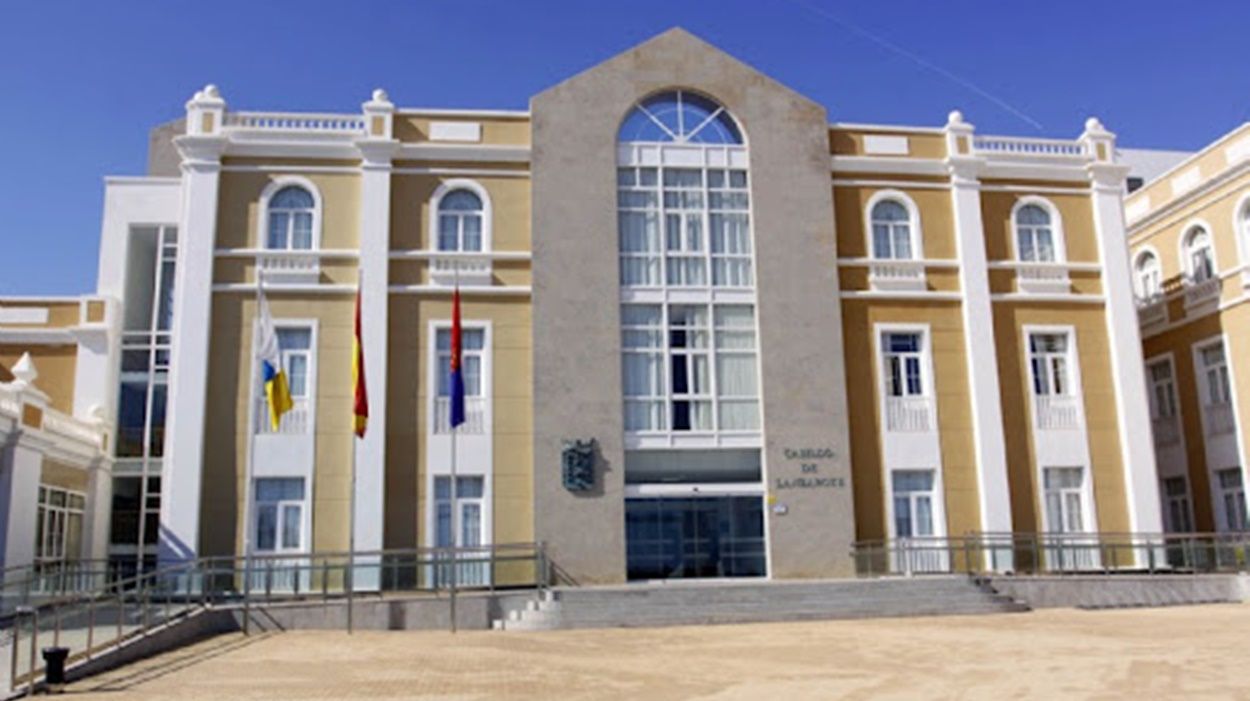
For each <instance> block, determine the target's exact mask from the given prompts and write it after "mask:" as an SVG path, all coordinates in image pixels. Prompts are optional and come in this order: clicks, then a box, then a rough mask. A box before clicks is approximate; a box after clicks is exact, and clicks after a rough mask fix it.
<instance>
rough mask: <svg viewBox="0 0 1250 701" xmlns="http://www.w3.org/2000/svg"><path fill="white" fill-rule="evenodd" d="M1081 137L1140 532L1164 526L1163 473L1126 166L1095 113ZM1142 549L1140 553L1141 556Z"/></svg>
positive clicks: (1132, 524)
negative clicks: (1137, 299) (1131, 243)
mask: <svg viewBox="0 0 1250 701" xmlns="http://www.w3.org/2000/svg"><path fill="white" fill-rule="evenodd" d="M1081 141H1082V142H1084V143H1085V144H1086V149H1087V152H1088V154H1089V155H1090V156H1091V157H1092V158H1093V162H1092V163H1091V164H1090V165H1088V166H1087V167H1086V170H1087V171H1088V172H1089V179H1090V183H1091V189H1090V204H1091V205H1092V209H1093V213H1094V232H1095V234H1096V236H1097V239H1098V254H1099V257H1100V258H1101V259H1102V288H1103V295H1104V296H1105V297H1106V299H1107V306H1106V319H1107V340H1108V344H1109V346H1110V352H1111V371H1112V380H1113V384H1114V386H1115V398H1116V417H1117V419H1118V423H1117V426H1116V428H1117V429H1118V431H1119V434H1120V454H1121V461H1122V462H1123V463H1124V486H1125V492H1126V494H1127V498H1128V504H1127V505H1126V507H1127V509H1128V516H1129V529H1130V530H1132V531H1134V532H1138V533H1142V532H1145V533H1159V532H1162V530H1163V522H1162V515H1161V514H1160V508H1161V507H1160V503H1159V476H1158V471H1157V468H1156V465H1155V452H1154V444H1153V443H1152V442H1151V441H1150V440H1146V439H1144V438H1143V437H1146V438H1148V437H1149V436H1150V408H1149V407H1150V403H1149V400H1148V399H1147V393H1146V372H1145V366H1144V365H1143V363H1142V340H1141V330H1140V327H1139V326H1138V318H1137V306H1136V304H1135V303H1134V300H1133V282H1132V272H1131V265H1130V263H1129V251H1128V240H1127V234H1126V232H1125V230H1124V201H1123V186H1124V178H1125V176H1127V175H1128V168H1127V167H1125V166H1120V165H1116V164H1115V163H1114V158H1115V135H1114V134H1112V133H1110V132H1108V131H1107V130H1106V129H1104V128H1103V126H1102V124H1101V123H1099V121H1098V120H1097V119H1094V118H1093V117H1091V118H1090V119H1089V120H1087V121H1086V122H1085V133H1083V134H1081ZM1140 555H1141V554H1140V553H1139V556H1140Z"/></svg>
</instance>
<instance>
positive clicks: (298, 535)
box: [254, 477, 304, 552]
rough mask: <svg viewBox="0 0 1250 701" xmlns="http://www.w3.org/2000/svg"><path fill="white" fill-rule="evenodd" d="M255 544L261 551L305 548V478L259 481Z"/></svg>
mask: <svg viewBox="0 0 1250 701" xmlns="http://www.w3.org/2000/svg"><path fill="white" fill-rule="evenodd" d="M255 488H256V492H255V494H256V496H255V497H254V498H255V500H256V517H255V521H254V523H255V543H256V550H257V551H258V552H301V551H303V549H304V479H303V478H302V477H281V478H274V477H264V478H259V479H257V480H256V482H255Z"/></svg>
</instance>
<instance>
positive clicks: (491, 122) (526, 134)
mask: <svg viewBox="0 0 1250 701" xmlns="http://www.w3.org/2000/svg"><path fill="white" fill-rule="evenodd" d="M430 122H477V123H478V124H481V125H482V141H481V142H480V143H482V144H489V145H500V146H528V145H529V142H530V121H529V117H524V116H517V117H502V116H490V117H476V116H455V115H434V114H421V113H419V112H418V113H412V112H400V113H398V114H396V115H395V138H396V139H399V140H400V141H406V142H415V141H429V140H430ZM448 143H453V144H454V143H457V142H448Z"/></svg>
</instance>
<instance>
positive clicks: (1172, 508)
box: [1163, 477, 1194, 533]
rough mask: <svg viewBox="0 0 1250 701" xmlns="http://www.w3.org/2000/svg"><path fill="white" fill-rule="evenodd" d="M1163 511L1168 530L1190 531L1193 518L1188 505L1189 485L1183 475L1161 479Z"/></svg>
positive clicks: (1177, 531) (1173, 531)
mask: <svg viewBox="0 0 1250 701" xmlns="http://www.w3.org/2000/svg"><path fill="white" fill-rule="evenodd" d="M1163 499H1164V509H1163V513H1164V515H1165V517H1166V518H1167V528H1168V531H1170V532H1172V533H1192V532H1193V530H1194V520H1193V515H1192V511H1191V509H1190V506H1189V485H1188V484H1186V482H1185V478H1184V477H1167V478H1164V480H1163Z"/></svg>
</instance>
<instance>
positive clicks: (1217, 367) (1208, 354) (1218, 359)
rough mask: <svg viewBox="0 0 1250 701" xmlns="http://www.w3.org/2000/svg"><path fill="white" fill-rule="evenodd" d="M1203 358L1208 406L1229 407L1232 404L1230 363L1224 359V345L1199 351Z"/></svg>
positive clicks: (1215, 345) (1216, 344)
mask: <svg viewBox="0 0 1250 701" xmlns="http://www.w3.org/2000/svg"><path fill="white" fill-rule="evenodd" d="M1199 356H1200V357H1201V358H1202V375H1203V380H1202V382H1203V387H1204V389H1205V390H1206V399H1207V404H1208V405H1227V404H1229V403H1231V402H1232V396H1233V395H1232V389H1231V386H1230V385H1229V381H1228V363H1227V361H1226V360H1225V358H1224V344H1223V343H1222V342H1220V343H1215V344H1212V345H1210V346H1207V347H1206V348H1203V349H1202V350H1200V351H1199Z"/></svg>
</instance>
